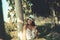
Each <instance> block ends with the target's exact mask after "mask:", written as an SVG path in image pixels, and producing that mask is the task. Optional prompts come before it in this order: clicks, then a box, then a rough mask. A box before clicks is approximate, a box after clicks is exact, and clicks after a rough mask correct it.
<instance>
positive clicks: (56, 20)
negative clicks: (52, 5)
mask: <svg viewBox="0 0 60 40" xmlns="http://www.w3.org/2000/svg"><path fill="white" fill-rule="evenodd" d="M52 13H53V20H54V23H56V24H57V23H58V18H57V16H56V12H55V10H54V9H52Z"/></svg>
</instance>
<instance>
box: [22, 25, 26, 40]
mask: <svg viewBox="0 0 60 40" xmlns="http://www.w3.org/2000/svg"><path fill="white" fill-rule="evenodd" d="M22 38H23V40H26V25H24V27H23V37H22Z"/></svg>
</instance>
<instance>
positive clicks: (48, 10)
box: [5, 0, 60, 35]
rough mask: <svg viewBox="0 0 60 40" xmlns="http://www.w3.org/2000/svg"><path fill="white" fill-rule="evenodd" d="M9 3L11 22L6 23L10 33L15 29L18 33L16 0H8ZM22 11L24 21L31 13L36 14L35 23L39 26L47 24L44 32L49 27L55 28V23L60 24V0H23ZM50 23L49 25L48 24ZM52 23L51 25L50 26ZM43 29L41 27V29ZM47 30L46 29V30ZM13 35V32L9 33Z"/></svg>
mask: <svg viewBox="0 0 60 40" xmlns="http://www.w3.org/2000/svg"><path fill="white" fill-rule="evenodd" d="M6 1H7V2H8V4H9V7H10V9H8V11H9V12H8V18H9V19H10V23H7V24H6V23H5V26H6V28H7V29H6V30H8V33H9V32H10V33H11V32H12V31H13V30H14V31H15V33H17V25H16V12H15V0H6ZM21 1H22V9H23V10H22V12H23V15H24V21H25V19H26V17H28V16H29V15H34V18H35V23H36V25H39V26H45V27H41V28H42V31H43V32H42V31H40V32H42V34H44V33H45V34H46V33H47V32H48V31H47V32H46V30H45V29H44V28H46V29H47V30H48V29H49V28H53V27H54V26H55V24H60V0H21ZM47 25H48V26H47ZM49 25H50V26H49ZM39 30H41V29H39ZM44 30H45V31H44ZM50 30H51V29H49V31H50ZM9 35H13V34H9Z"/></svg>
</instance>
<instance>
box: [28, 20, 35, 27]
mask: <svg viewBox="0 0 60 40" xmlns="http://www.w3.org/2000/svg"><path fill="white" fill-rule="evenodd" d="M27 25H29V24H28V22H27ZM31 26H35V22H34V21H32V23H31Z"/></svg>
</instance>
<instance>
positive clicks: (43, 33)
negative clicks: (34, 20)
mask: <svg viewBox="0 0 60 40" xmlns="http://www.w3.org/2000/svg"><path fill="white" fill-rule="evenodd" d="M37 29H38V36H37V38H45V39H46V40H60V25H58V24H55V25H54V27H53V28H51V25H50V24H45V25H43V26H38V27H37Z"/></svg>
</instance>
